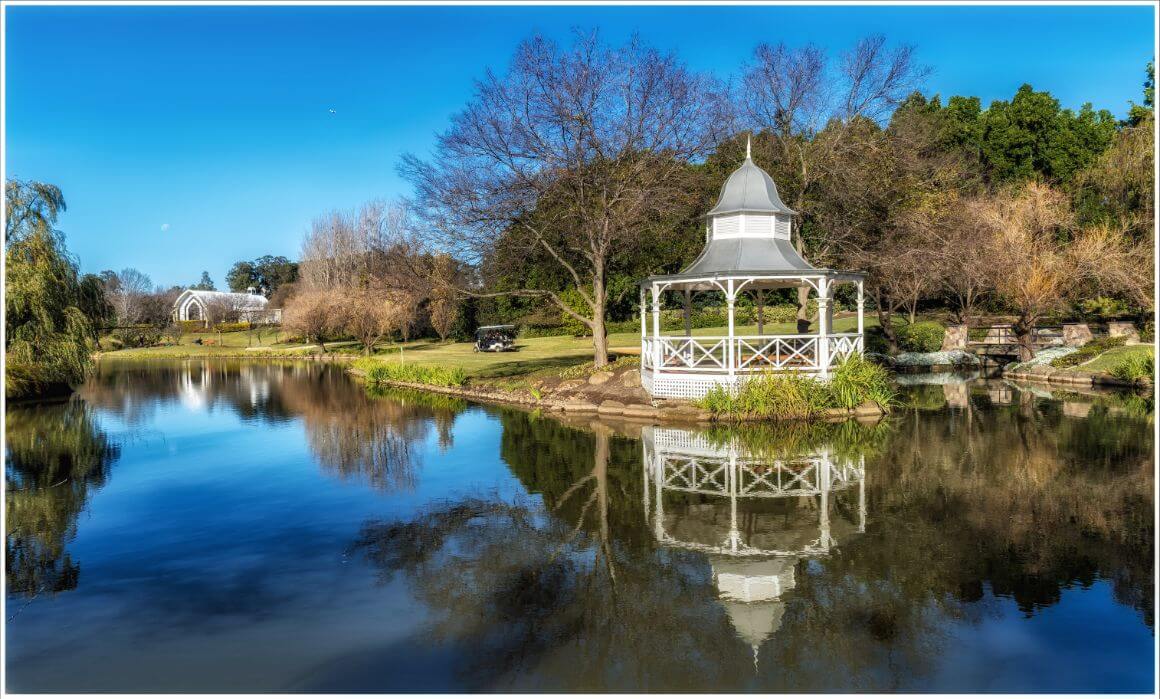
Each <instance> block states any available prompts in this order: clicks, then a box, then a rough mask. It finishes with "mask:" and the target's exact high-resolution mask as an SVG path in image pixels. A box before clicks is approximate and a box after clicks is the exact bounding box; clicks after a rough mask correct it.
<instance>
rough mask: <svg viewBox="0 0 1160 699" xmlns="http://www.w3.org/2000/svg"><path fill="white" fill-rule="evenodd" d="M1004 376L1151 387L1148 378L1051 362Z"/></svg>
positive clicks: (1070, 383)
mask: <svg viewBox="0 0 1160 699" xmlns="http://www.w3.org/2000/svg"><path fill="white" fill-rule="evenodd" d="M1003 378H1005V379H1017V380H1019V381H1036V382H1039V383H1052V384H1060V385H1066V386H1080V387H1082V386H1106V387H1109V388H1151V387H1152V382H1151V381H1149V380H1147V379H1140V380H1137V381H1130V380H1126V379H1121V378H1117V377H1115V376H1112V375H1111V374H1105V373H1102V372H1092V371H1084V370H1082V369H1076V368H1071V367H1069V368H1066V369H1060V368H1057V367H1053V366H1051V365H1050V364H1039V365H1036V366H1031V367H1028V368H1026V369H1017V370H1014V371H1011V370H1004V371H1003Z"/></svg>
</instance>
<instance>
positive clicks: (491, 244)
mask: <svg viewBox="0 0 1160 699" xmlns="http://www.w3.org/2000/svg"><path fill="white" fill-rule="evenodd" d="M720 105H721V102H720V100H718V99H717V96H716V92H715V89H714V86H713V85H712V83H711V82H710V80H709V79H708V78H707V77H705V76H702V75H698V74H695V73H692V72H690V71H689V70H688V69H687V68H686V67H685V66H684V65H682V64H681V63H680V62H679V61H678V60H677V59H676V58H675V57H674V56H673V55H665V54H661V53H659V52H658V51H656V50H654V49H651V48H648V47H646V46H643V45H642V44H641V43H640V41H639V40H637V39H633V40H631V41H630V42H629V43H628V44H626V45H624V46H622V47H616V48H611V47H608V46H606V45H604V44H603V43H601V42H600V41H599V39H598V38H597V36H596V35H595V34H590V35H584V36H578V37H577V39H576V40H575V42H574V43H573V44H572V46H570V47H568V48H566V49H564V48H561V47H559V46H557V45H556V44H554V43H553V42H551V41H549V40H547V39H544V38H542V37H538V36H537V37H534V38H532V39H530V40H527V41H525V42H523V43H522V44H520V46H519V48H518V49H517V50H516V54H515V57H514V58H513V60H512V63H511V67H510V69H509V71H508V73H507V74H506V75H503V76H497V75H495V74H493V73H491V72H490V71H489V72H488V73H487V74H486V75H485V77H484V78H483V79H482V80H481V81H480V82H479V83H478V84H477V86H476V94H475V97H474V99H473V100H472V101H471V103H470V104H468V105H467V107H466V109H465V110H464V111H463V112H461V113H460V114H458V115H456V117H455V118H454V120H453V123H452V126H451V128H450V129H449V130H448V131H447V132H445V133H444V134H442V135H441V136H440V137H439V141H438V146H437V148H436V153H435V156H434V157H433V158H432V159H431V160H426V161H425V160H421V159H420V158H418V157H415V156H413V155H408V156H406V157H405V158H404V161H403V163H402V165H401V168H400V170H401V172H402V174H403V175H404V176H406V177H407V178H408V179H409V180H411V181H412V182H413V183H414V185H415V202H414V203H415V205H416V207H417V209H418V211H419V213H420V222H421V223H422V224H423V226H424V228H425V229H426V230H427V232H428V233H429V234H430V235H431V237H432V239H433V240H434V241H435V242H436V246H437V247H438V248H440V249H441V250H442V251H445V252H449V253H452V254H455V255H457V256H459V257H460V258H461V259H463V260H464V261H466V262H469V263H472V264H479V263H480V262H481V261H482V260H483V259H484V258H485V257H486V256H487V255H488V253H489V252H490V251H491V250H493V249H494V248H495V246H496V243H497V241H498V240H499V239H500V238H501V237H506V239H507V240H508V241H509V242H512V243H514V244H517V245H523V246H524V247H525V248H526V249H528V250H529V251H536V252H537V253H538V254H540V255H545V256H546V257H545V259H547V260H548V261H549V264H551V265H552V266H553V267H555V270H553V272H557V273H558V274H560V275H563V276H564V278H565V279H567V280H568V283H569V285H570V286H571V287H572V288H574V289H575V291H576V293H577V294H579V296H580V297H581V298H582V299H583V301H584V305H585V308H582V309H578V308H574V307H573V306H572V305H569V304H568V303H566V302H565V300H564V299H563V298H562V297H561V294H560V293H559V292H560V287H559V286H552V285H550V284H546V283H545V284H535V283H530V282H529V283H527V285H526V286H523V287H521V288H518V289H512V290H508V291H505V292H496V291H494V290H493V289H486V288H485V289H480V288H474V289H461V291H463V292H465V293H470V294H474V295H477V296H481V295H495V294H496V293H507V294H513V295H522V296H536V297H543V298H546V299H548V300H550V301H551V302H552V303H555V304H556V305H557V306H558V307H559V308H560V309H561V311H562V312H563V313H565V314H567V315H568V316H570V317H572V318H574V319H575V320H577V321H579V322H581V323H583V324H584V325H585V326H587V327H588V328H589V329H590V330H591V331H592V336H593V356H594V361H595V364H596V366H603V365H605V364H606V363H607V361H608V346H607V338H606V333H605V318H604V315H605V307H606V303H607V296H608V289H607V277H606V275H607V272H608V269H609V267H610V265H611V264H612V263H613V262H614V261H615V260H617V259H619V257H618V256H627V255H630V254H631V253H632V250H633V249H634V248H635V247H636V246H637V245H638V243H639V241H640V240H641V239H642V238H643V237H644V236H646V235H647V234H648V233H649V232H651V231H650V225H651V224H652V223H653V222H655V220H656V219H657V218H658V217H659V215H660V214H661V213H663V212H664V211H665V210H666V209H668V208H669V207H671V206H672V205H673V203H674V201H676V200H678V199H681V198H684V197H687V196H689V193H688V191H687V188H684V187H681V186H680V183H681V180H682V178H683V177H686V176H687V172H688V163H689V161H690V160H691V159H696V158H699V157H701V156H704V155H705V154H707V153H708V152H709V150H710V149H711V147H712V145H713V143H714V140H715V139H714V136H715V131H716V129H717V127H719V126H721V125H722V120H721V119H720V108H719V107H720ZM544 276H555V275H544Z"/></svg>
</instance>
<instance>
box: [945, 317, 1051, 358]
mask: <svg viewBox="0 0 1160 699" xmlns="http://www.w3.org/2000/svg"><path fill="white" fill-rule="evenodd" d="M986 333H987V334H986V335H985V336H984V337H983V338H982V339H978V340H975V339H968V340H967V350H968V351H970V352H973V353H974V354H977V355H979V356H986V357H996V358H1000V357H1018V356H1019V339H1018V338H1017V337H1016V336H1015V331H1014V330H1012V329H1011V326H1010V325H992V326H991V327H989V328H986ZM1061 345H1063V328H1062V327H1058V328H1035V330H1033V331H1032V333H1031V347H1032V348H1033V349H1035V350H1041V349H1044V348H1046V347H1059V346H1061Z"/></svg>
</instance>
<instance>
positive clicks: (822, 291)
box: [818, 278, 830, 379]
mask: <svg viewBox="0 0 1160 699" xmlns="http://www.w3.org/2000/svg"><path fill="white" fill-rule="evenodd" d="M829 324H830V283H829V280H828V279H825V278H822V279H821V280H820V283H819V284H818V373H819V374H820V375H821V377H822V378H823V379H828V378H829V377H830V328H829Z"/></svg>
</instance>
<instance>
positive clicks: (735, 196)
mask: <svg viewBox="0 0 1160 699" xmlns="http://www.w3.org/2000/svg"><path fill="white" fill-rule="evenodd" d="M748 151H749V146H748V145H746V155H745V162H743V163H742V164H741V167H740V168H738V169H737V170H736V171H735V172H734V173H733V174H732V175H730V176H729V179H728V180H726V182H725V186H724V187H722V189H721V198H720V199H719V200H718V201H717V205H716V206H714V207H713V209H712V210H710V211H709V213H708V214H707V216H706V219H707V223H706V227H705V237H706V241H705V249H704V250H703V251H702V252H701V254H700V255H699V256H698V257H697V259H695V260H693V263H692V264H690V265H689V266H688V267H686V268H685V269H684V270H683V271H681V272H680V273H678V274H667V275H659V276H653V277H649V278H648V279H645V280H644V281H643V282H641V293H640V322H641V327H640V331H641V367H640V373H641V383H642V384H643V385H644V387H645V389H646V390H647V391H648V392H649V393H650V394H652V395H653V396H656V397H658V398H689V399H696V398H700V397H702V396H704V395H705V394H706V393H708V391H709V389H710V388H712V387H713V386H716V385H725V386H730V387H735V386H737V385H738V384H739V383H740V382H742V381H744V380H745V379H746V378H748V377H750V376H752V375H754V374H760V373H765V372H799V373H805V374H809V375H811V376H816V377H819V378H822V379H825V378H828V377H829V375H830V371H831V369H832V368H833V366H834V365H835V364H836V363H837V362H839V361H841V360H842V359H843V358H845V357H848V356H849V355H851V354H855V353H861V352H862V350H863V347H864V344H863V289H862V284H863V279H864V278H865V275H864V274H863V273H861V272H844V271H839V270H833V269H819V268H817V267H814V266H813V265H811V264H810V263H809V262H806V261H805V260H804V259H803V258H802V256H801V255H799V254H798V252H797V250H795V249H794V246H793V243H792V238H791V235H792V230H793V217H794V216H796V215H797V213H796V212H794V211H792V210H791V209H790V208H789V207H787V206H786V205H785V204H784V203H782V201H781V198H780V197H779V196H778V194H777V186H776V185H775V184H774V183H773V178H772V177H770V176H769V174H768V173H767V172H765V171H764V170H762V169H761V168H759V167H757V165H756V164H754V162H753V159H752V157H751V156H750V153H749V152H748ZM838 284H854V285H856V286H857V300H858V326H857V331H856V332H846V333H837V332H834V330H833V306H832V304H831V299H832V298H833V290H834V287H835V286H837V285H838ZM801 287H808V288H809V289H811V290H812V291H813V294H814V296H815V297H816V299H817V303H818V321H817V326H816V330H815V331H814V332H809V333H799V334H793V335H767V334H765V332H764V330H765V324H764V318H763V317H762V313H761V311H762V310H763V309H764V297H765V292H766V291H768V290H771V289H786V288H801ZM705 292H709V293H714V294H723V295H724V296H725V306H726V313H727V319H728V320H727V331H726V334H725V335H712V336H709V335H698V336H696V337H693V333H692V326H691V323H690V307H691V304H692V299H693V295H694V294H697V293H705ZM666 293H669V294H670V295H676V296H677V298H679V299H680V302H681V303H682V305H683V307H684V317H685V328H684V333H683V334H679V335H665V334H663V333H662V331H661V305H662V301H663V299H664V297H665V294H666ZM743 294H752V295H753V296H754V305H755V306H756V307H757V309H758V316H757V318H758V320H757V332H756V334H738V333H737V332H736V326H735V323H734V306H735V304H736V302H737V299H738V298H740V297H741V296H742V295H743ZM649 300H651V310H652V314H651V315H652V318H651V323H650V319H649V313H648V301H649Z"/></svg>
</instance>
